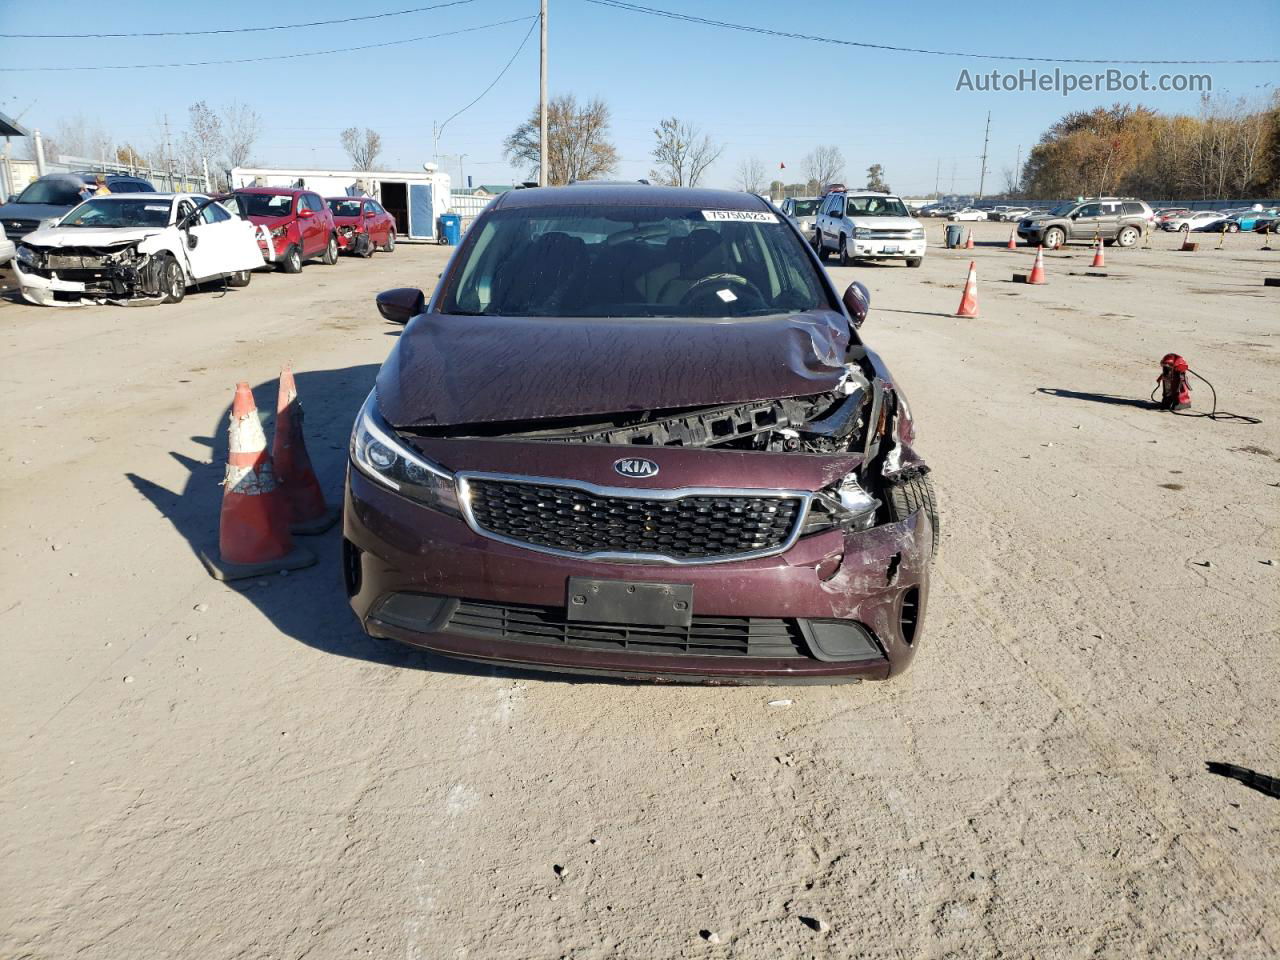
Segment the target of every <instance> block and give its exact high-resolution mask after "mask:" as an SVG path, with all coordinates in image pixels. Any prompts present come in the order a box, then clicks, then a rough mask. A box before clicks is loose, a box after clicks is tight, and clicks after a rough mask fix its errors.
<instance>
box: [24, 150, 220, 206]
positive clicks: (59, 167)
mask: <svg viewBox="0 0 1280 960" xmlns="http://www.w3.org/2000/svg"><path fill="white" fill-rule="evenodd" d="M86 171H92V172H94V173H98V172H101V173H115V174H125V175H128V176H134V177H141V178H142V179H144V180H148V181H150V182H151V185H152V186H153V187H155V188H156V190H157V191H158V192H160V193H208V192H209V189H210V187H211V184H210V183H209V181H208V180H206V179H205V176H204V171H203V170H201V171H200V173H199V174H193V173H190V172H188V171H183V170H178V169H173V170H164V169H161V168H158V167H152V166H148V165H145V164H129V163H114V162H107V163H103V162H101V161H96V160H89V159H87V158H85V157H72V156H66V155H62V156H59V157H58V159H57V160H56V161H52V160H46V161H45V164H44V172H45V173H46V174H49V173H84V172H86ZM39 176H40V171H39V169H38V166H37V164H36V161H34V160H15V159H13V158H12V157H4V158H3V160H0V195H2V198H3V199H4V200H6V201H7V200H8V199H9V198H10V197H12V196H16V195H17V194H19V193H21V192H22V191H23V190H24V189H25V188H26V187H27V185H28V184H30V183H31V182H32V181H34V180H35V179H36V178H38V177H39Z"/></svg>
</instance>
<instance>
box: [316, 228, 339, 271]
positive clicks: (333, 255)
mask: <svg viewBox="0 0 1280 960" xmlns="http://www.w3.org/2000/svg"><path fill="white" fill-rule="evenodd" d="M320 262H321V263H323V264H324V265H325V266H326V267H332V266H333V265H334V264H335V263H337V262H338V238H337V237H335V236H334V235H333V234H329V245H328V246H327V247H325V248H324V256H323V257H321V258H320Z"/></svg>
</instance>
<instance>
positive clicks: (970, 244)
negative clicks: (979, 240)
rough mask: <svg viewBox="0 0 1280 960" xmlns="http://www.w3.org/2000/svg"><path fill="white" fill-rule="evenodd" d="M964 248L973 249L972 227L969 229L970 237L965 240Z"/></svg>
mask: <svg viewBox="0 0 1280 960" xmlns="http://www.w3.org/2000/svg"><path fill="white" fill-rule="evenodd" d="M964 248H965V249H966V250H972V249H973V228H972V227H970V228H969V236H968V237H966V238H965V241H964Z"/></svg>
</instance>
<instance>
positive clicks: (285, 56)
mask: <svg viewBox="0 0 1280 960" xmlns="http://www.w3.org/2000/svg"><path fill="white" fill-rule="evenodd" d="M536 19H538V16H537V14H534V15H533V16H531V17H512V18H511V19H510V20H497V21H495V22H494V23H482V24H480V25H479V26H476V27H463V28H462V29H461V30H448V31H446V32H444V33H431V34H427V35H425V36H421V37H408V38H406V39H404V40H387V41H385V42H383V43H366V44H363V45H362V46H359V47H335V48H334V49H332V50H309V51H306V52H305V53H282V54H277V55H275V56H270V57H244V58H242V59H239V60H195V61H191V62H189V63H127V64H126V63H121V64H96V65H93V66H87V67H0V72H3V73H29V72H32V71H41V72H47V71H58V72H62V71H69V70H150V69H155V68H161V67H211V66H219V65H225V64H234V63H262V62H264V61H267V60H296V59H298V58H299V57H323V56H326V55H327V54H330V53H351V52H353V51H356V50H373V49H375V48H377V47H394V46H398V45H400V44H405V43H418V42H419V41H422V40H437V39H439V38H440V37H453V36H457V35H458V34H460V33H474V32H475V31H477V30H488V29H489V28H490V27H501V26H505V25H506V24H508V23H524V22H525V21H526V20H536Z"/></svg>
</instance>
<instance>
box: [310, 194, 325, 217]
mask: <svg viewBox="0 0 1280 960" xmlns="http://www.w3.org/2000/svg"><path fill="white" fill-rule="evenodd" d="M307 204H308V206H310V207H311V209H312V210H314V211H315V212H316V213H324V201H323V200H321V199H320V198H319V197H317V196H316V195H315V194H314V193H308V194H307Z"/></svg>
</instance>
